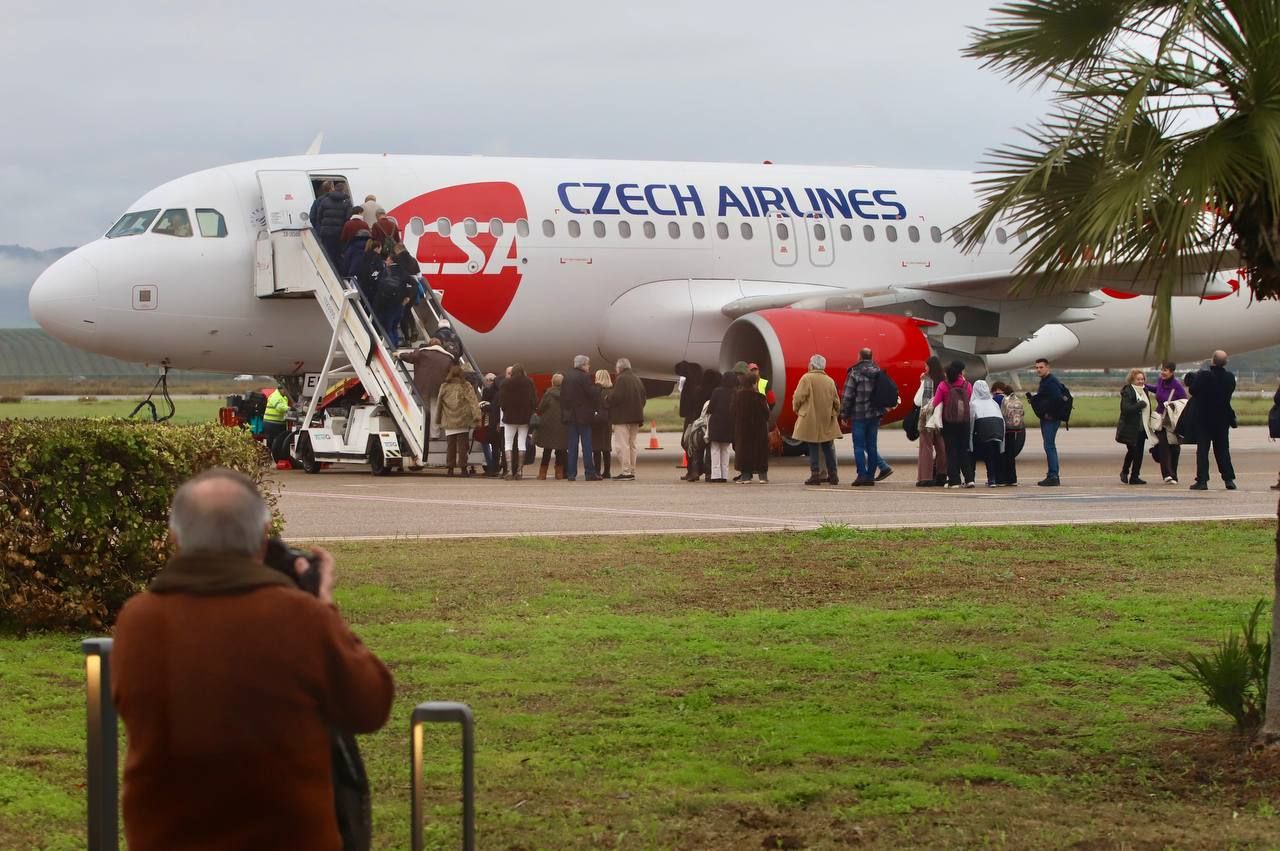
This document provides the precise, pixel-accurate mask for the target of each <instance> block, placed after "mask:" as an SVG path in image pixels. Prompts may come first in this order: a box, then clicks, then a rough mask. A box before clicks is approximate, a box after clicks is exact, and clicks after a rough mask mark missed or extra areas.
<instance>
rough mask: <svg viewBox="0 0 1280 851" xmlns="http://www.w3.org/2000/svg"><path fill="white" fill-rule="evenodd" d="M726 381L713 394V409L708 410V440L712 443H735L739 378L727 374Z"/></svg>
mask: <svg viewBox="0 0 1280 851" xmlns="http://www.w3.org/2000/svg"><path fill="white" fill-rule="evenodd" d="M725 376H727V377H726V378H725V380H723V381H722V382H721V384H720V386H719V387H717V388H716V389H715V390H714V391H712V393H711V407H710V408H708V409H707V412H708V413H709V414H710V422H709V423H708V424H707V440H708V441H709V442H711V443H733V393H734V391H735V390H737V389H738V381H737V376H736V375H734V374H733V373H732V372H726V373H725Z"/></svg>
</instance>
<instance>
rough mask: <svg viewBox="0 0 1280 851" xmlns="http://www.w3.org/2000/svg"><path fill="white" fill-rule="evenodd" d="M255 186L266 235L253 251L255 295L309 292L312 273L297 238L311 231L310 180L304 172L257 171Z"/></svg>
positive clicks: (313, 198) (311, 195)
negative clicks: (258, 192) (260, 191)
mask: <svg viewBox="0 0 1280 851" xmlns="http://www.w3.org/2000/svg"><path fill="white" fill-rule="evenodd" d="M258 186H259V187H260V188H261V189H262V211H263V217H264V218H265V219H266V224H267V233H266V234H265V238H260V239H259V240H258V244H257V246H256V248H255V256H254V292H255V294H256V295H257V296H258V297H260V298H261V297H265V296H273V295H284V294H286V293H296V292H312V291H313V289H314V283H313V281H314V273H313V271H312V270H311V269H310V268H309V266H308V264H309V263H310V261H309V260H308V259H307V258H306V257H305V255H304V251H303V247H302V240H301V238H300V236H301V233H302V231H304V230H306V229H307V228H309V227H311V222H310V213H311V203H312V202H313V201H315V197H316V196H315V190H314V189H313V188H312V185H311V176H310V175H308V174H307V173H306V172H305V171H260V172H258ZM308 273H310V274H308Z"/></svg>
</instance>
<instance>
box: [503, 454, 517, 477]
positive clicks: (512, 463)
mask: <svg viewBox="0 0 1280 851" xmlns="http://www.w3.org/2000/svg"><path fill="white" fill-rule="evenodd" d="M502 455H503V457H504V458H506V459H507V469H506V470H504V471H503V473H502V480H503V481H504V482H506V481H510V480H511V478H512V471H514V470H515V468H516V459H515V458H513V457H511V453H510V452H503V453H502Z"/></svg>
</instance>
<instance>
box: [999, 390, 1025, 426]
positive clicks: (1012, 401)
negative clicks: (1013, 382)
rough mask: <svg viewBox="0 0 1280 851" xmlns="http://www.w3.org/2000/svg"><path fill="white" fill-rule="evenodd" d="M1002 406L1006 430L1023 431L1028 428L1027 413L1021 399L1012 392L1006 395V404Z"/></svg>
mask: <svg viewBox="0 0 1280 851" xmlns="http://www.w3.org/2000/svg"><path fill="white" fill-rule="evenodd" d="M1001 408H1002V409H1003V411H1004V430H1005V431H1022V430H1023V429H1024V428H1026V419H1027V413H1026V408H1024V407H1023V405H1022V400H1021V399H1019V398H1018V397H1017V396H1015V395H1013V394H1012V393H1010V394H1009V395H1008V396H1005V397H1004V404H1003V405H1002V406H1001Z"/></svg>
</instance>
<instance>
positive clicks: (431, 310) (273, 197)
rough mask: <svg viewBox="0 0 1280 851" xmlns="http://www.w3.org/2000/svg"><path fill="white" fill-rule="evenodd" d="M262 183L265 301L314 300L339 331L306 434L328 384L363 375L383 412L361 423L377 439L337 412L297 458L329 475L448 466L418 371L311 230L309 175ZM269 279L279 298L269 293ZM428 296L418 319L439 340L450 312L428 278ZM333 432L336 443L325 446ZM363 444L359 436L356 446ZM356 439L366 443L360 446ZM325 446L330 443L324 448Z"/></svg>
mask: <svg viewBox="0 0 1280 851" xmlns="http://www.w3.org/2000/svg"><path fill="white" fill-rule="evenodd" d="M258 178H259V183H260V184H261V186H262V190H263V202H264V213H265V216H266V231H265V233H264V234H263V235H262V236H260V237H259V240H258V246H257V256H256V264H255V287H256V289H257V294H258V296H259V297H268V296H294V297H302V296H305V294H312V295H314V297H315V300H316V302H317V303H318V304H319V305H320V309H321V311H322V312H323V313H324V315H325V318H326V319H328V321H329V325H330V327H332V328H333V336H332V337H331V339H330V341H329V350H328V353H327V355H326V357H325V362H324V366H323V367H322V368H321V372H320V378H319V380H318V382H317V383H316V392H315V393H314V394H313V395H312V397H311V402H310V404H309V406H308V409H307V413H306V415H305V417H304V418H303V420H302V426H303V429H307V427H308V426H311V425H312V424H313V421H314V418H315V415H316V406H317V402H318V400H319V399H320V396H321V395H322V393H323V391H324V388H326V387H327V386H329V384H330V383H331V382H333V381H334V380H337V379H342V378H345V377H350V376H354V377H355V378H358V379H359V381H360V384H361V386H362V387H363V389H364V391H365V393H366V394H367V396H368V398H369V401H370V402H372V403H375V404H376V408H375V409H374V410H372V411H363V412H362V413H363V414H365V415H366V416H365V418H364V420H362V421H361V422H367V423H369V424H370V425H369V432H370V433H369V435H368V437H367V441H365V440H364V438H363V436H361V435H353V434H352V433H351V430H352V429H353V428H355V427H357V420H356V418H355V417H354V416H353V417H350V418H349V417H346V416H327V417H326V418H325V426H324V431H323V432H321V431H320V429H311V430H310V431H311V433H312V434H314V435H315V438H316V439H315V440H313V441H311V442H310V445H309V446H304V447H299V445H298V444H295V445H294V449H295V457H297V458H299V459H300V460H301V461H302V462H303V465H304V467H305V468H306V469H308V471H309V472H314V470H315V469H319V464H318V463H317V462H318V461H370V463H371V466H372V467H373V470H374V472H375V473H380V472H386V471H388V470H390V469H397V468H399V469H403V468H404V467H415V468H416V467H422V466H443V465H444V464H445V461H446V453H445V440H444V438H443V436H437V437H436V438H435V439H432V437H431V435H430V434H429V433H428V431H427V424H428V412H427V410H426V407H425V404H426V402H427V401H428V400H424V399H421V398H420V397H419V395H418V392H417V389H416V388H415V386H414V383H413V379H412V376H411V375H410V373H409V370H408V368H407V367H406V365H405V364H403V363H401V362H400V361H398V360H396V358H395V357H394V350H393V349H392V348H391V347H390V345H389V344H388V342H387V336H386V334H385V332H384V331H383V329H382V327H381V326H380V325H379V323H378V321H377V319H376V318H375V317H374V315H373V311H372V310H371V306H370V305H369V303H368V302H367V301H366V300H365V298H364V296H363V295H362V294H361V293H360V289H359V287H357V286H356V283H355V281H354V280H353V279H347V278H343V277H342V276H341V275H339V274H338V271H337V269H336V268H335V267H334V265H333V262H332V261H331V259H330V258H329V256H328V254H327V253H326V252H325V250H324V247H323V246H322V245H321V244H320V241H319V239H318V238H317V236H316V233H315V231H313V230H312V229H311V226H310V222H309V221H308V215H307V214H308V210H309V207H310V203H311V200H312V198H313V195H312V192H311V178H310V176H309V175H308V174H307V173H306V172H260V173H259V175H258ZM268 279H269V283H270V289H271V291H270V293H267V292H265V290H266V289H267V286H266V285H267V283H268ZM419 292H420V293H422V298H421V300H420V301H419V302H418V304H416V305H415V306H414V309H413V311H412V315H413V320H414V323H415V325H416V326H417V330H418V333H419V334H420V335H421V336H422V339H429V338H430V337H431V336H433V335H434V333H435V331H436V329H437V328H438V327H439V324H440V322H441V320H443V319H445V318H446V315H445V313H444V310H443V308H442V307H441V304H440V300H439V299H438V298H437V296H436V293H435V292H433V291H432V289H431V288H430V286H428V285H426V283H425V282H424V281H421V280H420V279H419ZM460 360H461V361H462V363H463V368H464V370H470V375H471V376H473V377H474V378H475V381H476V382H477V383H478V380H479V375H480V371H479V368H478V366H477V365H476V363H475V361H474V359H473V358H472V357H471V355H470V353H469V352H467V350H466V348H465V346H464V347H463V348H462V352H461V355H460ZM384 412H385V415H386V416H384ZM369 415H371V416H372V419H369ZM387 417H389V422H388V420H387ZM392 424H393V426H394V437H395V438H396V439H395V440H390V439H389V438H390V437H391V434H389V433H388V432H389V429H388V428H385V427H388V426H392ZM330 433H332V435H333V439H332V440H321V438H328V437H329V435H330ZM437 435H439V433H438V432H437ZM304 438H305V434H300V437H299V439H298V440H299V443H301V442H302V441H303V440H304ZM356 438H358V440H353V439H356ZM353 442H356V443H357V444H358V445H356V446H354V447H353V446H351V444H352V443H353ZM321 443H325V444H328V445H327V447H322V446H321V445H320V444H321ZM344 447H345V449H344ZM341 456H346V457H341ZM370 459H372V460H370ZM469 461H470V462H471V463H472V464H479V463H482V462H483V454H482V453H481V451H480V447H479V445H478V444H475V445H473V446H472V453H471V456H470V458H469ZM308 462H310V463H308Z"/></svg>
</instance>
